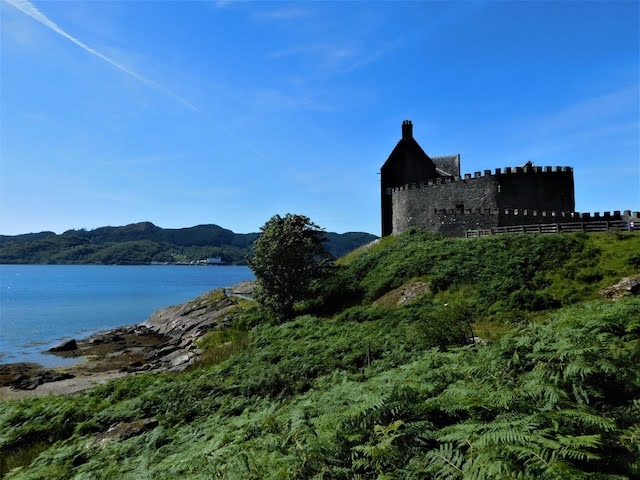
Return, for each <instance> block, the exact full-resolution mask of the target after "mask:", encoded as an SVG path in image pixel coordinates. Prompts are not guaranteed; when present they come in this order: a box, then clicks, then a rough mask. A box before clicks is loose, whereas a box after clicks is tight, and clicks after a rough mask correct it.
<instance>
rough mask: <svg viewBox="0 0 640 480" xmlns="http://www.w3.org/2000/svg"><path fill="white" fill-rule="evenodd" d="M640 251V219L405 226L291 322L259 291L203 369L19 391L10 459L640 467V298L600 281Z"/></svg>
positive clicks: (299, 472) (5, 418)
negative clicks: (258, 300)
mask: <svg viewBox="0 0 640 480" xmlns="http://www.w3.org/2000/svg"><path fill="white" fill-rule="evenodd" d="M639 252H640V235H638V234H637V233H635V234H630V233H620V234H593V235H588V236H587V235H584V234H576V235H552V236H523V235H514V236H497V237H491V238H480V239H472V240H465V239H451V238H441V237H437V236H434V235H431V234H427V233H424V232H420V231H409V232H406V233H404V234H402V235H400V236H397V237H387V238H385V239H383V240H381V241H380V242H378V244H376V245H375V246H373V247H369V248H368V249H361V250H359V251H356V252H353V253H351V254H349V255H348V256H346V257H344V258H343V259H341V261H340V262H339V265H338V266H337V268H336V271H335V272H334V274H333V275H332V276H331V278H330V279H329V280H328V281H327V282H326V283H325V284H324V285H322V287H321V288H319V289H318V291H317V292H316V296H315V298H313V299H311V300H309V301H308V302H306V303H304V304H300V305H298V313H299V316H298V317H297V318H295V319H294V320H292V321H290V322H287V323H283V324H280V325H275V324H269V323H268V322H265V321H264V320H263V317H262V315H261V313H260V311H259V309H258V308H256V306H255V305H253V304H251V303H248V302H240V303H239V304H238V306H237V309H236V311H235V314H234V319H233V328H231V329H229V330H225V331H218V332H211V333H210V334H208V335H207V336H206V337H204V338H203V343H202V345H201V346H202V348H203V349H204V350H205V353H204V355H203V356H202V359H201V361H200V363H199V364H198V365H196V366H195V367H194V368H193V369H192V370H190V371H188V372H185V373H181V374H161V375H153V374H142V375H137V376H129V377H127V378H124V379H122V380H119V381H114V382H111V383H109V384H107V385H104V386H100V387H98V388H95V389H93V390H91V391H89V392H86V393H83V394H80V395H76V396H72V397H48V398H41V399H33V400H28V401H11V402H4V403H2V404H0V458H2V459H3V462H4V463H1V464H0V468H2V469H4V471H7V470H9V469H10V468H13V467H18V468H17V469H15V470H12V471H11V472H9V473H8V474H7V478H11V479H45V478H46V479H69V478H78V479H80V478H92V479H93V478H97V479H102V478H104V479H108V478H118V479H125V478H131V479H140V478H154V479H164V478H166V479H169V478H171V479H173V478H202V479H210V478H221V479H312V478H313V479H320V478H324V479H329V478H331V479H369V478H377V479H394V478H397V479H429V478H436V479H452V478H454V479H455V478H465V479H466V478H474V479H476V478H477V479H482V478H485V479H497V478H522V479H561V478H567V479H569V478H571V479H574V478H593V479H622V478H638V477H639V476H640V401H639V400H638V399H639V398H640V369H639V367H638V365H639V364H640V297H637V296H636V297H633V296H629V297H625V298H622V299H619V300H615V301H613V300H607V299H603V298H601V297H600V295H599V293H598V291H599V290H600V289H601V288H602V287H605V286H608V285H611V284H613V283H615V282H617V281H618V280H620V279H621V278H622V277H625V276H629V275H632V274H637V273H638V272H639V270H640V253H639ZM472 336H474V337H480V339H481V340H480V339H476V341H475V342H473V343H470V342H469V338H470V337H472ZM110 429H111V430H110ZM132 429H133V430H132ZM134 430H135V433H134V434H131V433H126V432H132V431H134ZM109 431H110V432H111V433H109ZM114 432H115V433H114ZM118 432H122V433H121V434H120V433H118ZM0 471H2V470H0Z"/></svg>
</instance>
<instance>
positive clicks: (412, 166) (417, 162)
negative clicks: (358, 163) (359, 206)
mask: <svg viewBox="0 0 640 480" xmlns="http://www.w3.org/2000/svg"><path fill="white" fill-rule="evenodd" d="M458 170H459V167H458ZM443 173H444V172H443ZM443 173H440V172H438V170H437V165H436V164H435V163H434V162H433V160H432V159H431V158H429V156H428V155H427V154H426V153H424V150H422V148H421V147H420V145H418V142H416V140H415V139H414V138H413V124H412V123H411V120H404V121H403V122H402V138H401V139H400V141H399V142H398V144H397V145H396V147H395V148H394V149H393V151H392V152H391V155H389V158H387V161H386V162H384V165H382V168H381V169H380V182H381V184H380V190H381V192H380V193H381V210H382V236H383V237H384V236H386V235H390V234H391V232H392V209H391V192H390V190H391V189H392V188H393V187H399V186H401V185H406V184H408V183H416V182H425V181H427V180H429V179H433V178H437V177H441V176H443ZM458 174H459V172H458ZM445 175H446V174H445Z"/></svg>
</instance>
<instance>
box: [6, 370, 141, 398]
mask: <svg viewBox="0 0 640 480" xmlns="http://www.w3.org/2000/svg"><path fill="white" fill-rule="evenodd" d="M125 375H128V374H127V373H126V372H118V371H111V372H99V373H85V374H80V375H77V376H75V377H73V378H69V379H67V380H60V381H58V382H48V383H43V384H42V385H40V386H39V387H38V388H36V389H35V390H15V389H13V388H12V387H0V400H19V399H21V398H33V397H43V396H45V395H68V394H73V393H78V392H82V391H83V390H87V389H89V388H92V387H95V386H96V385H100V384H103V383H105V382H108V381H109V380H113V379H116V378H122V377H124V376H125Z"/></svg>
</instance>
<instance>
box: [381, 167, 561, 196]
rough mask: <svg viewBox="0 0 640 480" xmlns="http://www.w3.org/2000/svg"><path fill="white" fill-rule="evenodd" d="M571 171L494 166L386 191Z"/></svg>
mask: <svg viewBox="0 0 640 480" xmlns="http://www.w3.org/2000/svg"><path fill="white" fill-rule="evenodd" d="M567 173H573V168H572V167H561V166H555V167H533V166H532V167H504V168H496V169H495V170H493V171H492V170H484V171H483V172H474V173H473V175H472V174H471V173H465V174H464V175H463V176H461V177H459V176H455V177H438V178H434V179H431V180H428V181H426V182H415V183H407V184H405V185H400V186H397V187H393V188H390V189H389V190H388V193H391V192H400V191H403V190H411V189H413V188H428V187H437V186H439V185H445V184H448V183H455V182H464V183H467V184H468V183H469V181H471V182H473V181H474V180H477V179H487V178H493V179H496V178H497V177H499V176H504V175H530V176H531V177H534V176H541V178H546V177H548V176H549V175H550V174H551V175H553V174H567Z"/></svg>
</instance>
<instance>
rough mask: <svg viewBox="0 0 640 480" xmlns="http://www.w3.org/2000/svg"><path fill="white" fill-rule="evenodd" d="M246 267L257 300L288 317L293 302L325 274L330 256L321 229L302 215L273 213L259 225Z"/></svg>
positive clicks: (280, 314)
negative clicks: (251, 271) (250, 274)
mask: <svg viewBox="0 0 640 480" xmlns="http://www.w3.org/2000/svg"><path fill="white" fill-rule="evenodd" d="M260 230H261V232H262V234H261V235H260V237H259V238H258V240H256V242H255V244H254V247H253V250H254V255H253V257H251V258H249V259H248V262H249V266H250V267H251V269H252V270H253V272H254V273H255V275H256V287H257V288H256V294H255V296H256V299H257V300H258V302H259V303H260V304H261V305H262V306H263V307H265V308H266V309H267V310H268V311H270V312H271V313H272V314H274V315H275V316H276V317H278V318H279V319H281V320H284V319H288V318H291V316H292V315H293V305H294V303H295V302H297V301H300V300H304V299H305V298H307V297H308V295H309V293H310V291H311V289H312V287H313V285H314V284H315V282H316V281H317V280H319V279H320V278H321V277H323V276H324V274H325V272H326V271H327V266H328V260H329V258H330V256H329V254H328V253H327V251H326V250H325V249H324V246H323V242H324V240H325V236H324V231H323V230H322V229H321V228H320V227H318V225H316V224H315V223H313V222H312V221H311V220H310V219H309V218H307V217H305V216H303V215H294V214H291V213H288V214H287V215H285V216H284V217H281V216H280V215H275V216H273V217H272V218H271V219H270V220H269V221H268V222H267V223H265V224H264V225H263V226H262V227H261V228H260Z"/></svg>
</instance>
